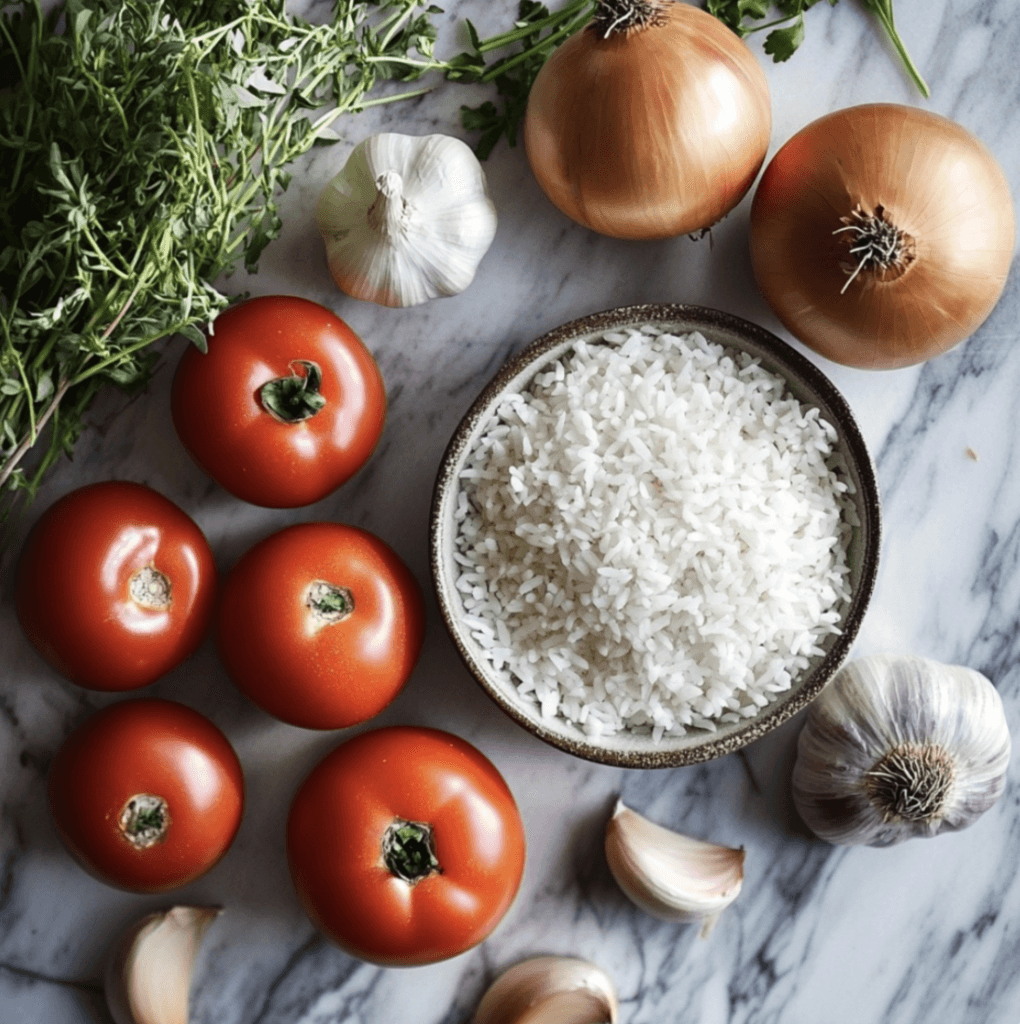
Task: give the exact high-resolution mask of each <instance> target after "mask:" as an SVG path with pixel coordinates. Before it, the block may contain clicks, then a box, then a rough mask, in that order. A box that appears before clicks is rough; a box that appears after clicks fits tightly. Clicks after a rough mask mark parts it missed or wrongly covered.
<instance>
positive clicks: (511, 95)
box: [446, 0, 597, 160]
mask: <svg viewBox="0 0 1020 1024" xmlns="http://www.w3.org/2000/svg"><path fill="white" fill-rule="evenodd" d="M596 6H597V4H596V0H569V2H568V3H567V5H566V6H565V7H563V8H562V9H561V10H559V11H557V12H556V13H555V14H550V13H549V10H548V8H546V7H545V6H544V5H543V4H540V3H536V2H535V0H521V2H520V6H519V8H518V17H517V21H516V22H515V23H514V27H513V29H511V30H510V31H509V32H504V33H503V34H502V35H498V36H492V37H491V38H489V39H486V40H484V41H483V40H481V39H479V37H478V33H477V31H476V30H475V27H474V25H472V24H471V22H470V21H469V22H467V29H468V34H469V36H470V38H471V50H470V51H467V52H465V53H461V54H458V56H456V57H454V58H453V60H451V61H450V62H449V63H450V68H449V70H448V71H447V72H446V77H447V78H448V79H450V80H451V81H455V82H494V83H495V85H496V92H497V93H498V95H499V97H500V99H501V100H502V108H501V109H500V108H497V106H496V104H495V103H493V102H491V101H487V102H485V103H483V104H481V106H478V107H466V106H465V107H461V108H460V110H461V123H462V124H463V126H464V127H465V128H467V129H468V130H469V131H479V132H481V133H482V136H481V138H480V139H479V140H478V143H477V144H476V146H475V153H476V154H477V156H478V158H479V160H485V159H486V158H487V157H488V156H489V154H490V153H491V152H492V150H493V148H494V147H495V145H496V143H498V142H499V140H500V139H501V138H503V137H504V136H505V137H506V140H507V143H508V144H509V145H510V146H516V145H517V132H518V129H519V126H520V124H521V121H522V120H523V119H524V111H525V108H526V107H527V105H528V93H529V92H531V86H532V84H533V83H534V81H535V79H536V78H537V77H538V73H539V71H541V70H542V65H543V64H545V62H546V60H547V59H548V57H549V55H550V54H551V53H552V52H553V50H555V49H556V47H557V46H559V45H560V43H562V42H563V41H564V40H565V39H567V37H568V36H571V35H573V34H574V33H575V32H576V31H577V30H578V29H580V28H582V27H583V26H584V25H586V24H587V23H588V22H589V21H590V20H591V17H592V14H593V13H594V11H595V7H596ZM518 43H520V44H521V46H520V49H519V50H516V51H514V52H511V53H509V54H507V55H506V56H504V57H501V58H500V59H499V60H497V61H494V62H493V63H492V64H488V65H487V64H486V63H485V58H486V54H489V53H492V52H493V51H494V50H505V49H508V48H509V47H512V46H515V45H516V44H518Z"/></svg>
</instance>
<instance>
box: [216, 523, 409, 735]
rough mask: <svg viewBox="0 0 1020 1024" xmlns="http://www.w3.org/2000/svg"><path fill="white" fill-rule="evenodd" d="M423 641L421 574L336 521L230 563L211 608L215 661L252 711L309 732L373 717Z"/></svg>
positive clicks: (293, 529)
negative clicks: (214, 611) (216, 649)
mask: <svg viewBox="0 0 1020 1024" xmlns="http://www.w3.org/2000/svg"><path fill="white" fill-rule="evenodd" d="M424 636H425V603H424V600H423V598H422V594H421V589H420V588H419V586H418V581H417V580H416V579H415V578H414V576H412V575H411V572H410V570H409V569H408V568H407V566H405V565H404V563H403V562H402V561H401V560H400V558H399V557H398V556H397V555H396V554H395V553H394V552H393V551H392V550H391V549H390V548H389V547H387V545H386V544H384V543H383V542H382V541H381V540H380V539H379V538H378V537H375V536H373V535H372V534H371V533H368V532H366V531H365V530H359V529H358V528H357V527H355V526H344V525H342V524H341V523H303V524H300V525H297V526H289V527H287V528H286V529H284V530H280V531H279V532H278V533H274V534H273V535H272V536H270V537H267V538H266V539H265V540H263V541H261V542H260V543H259V544H256V545H255V547H253V548H252V549H251V550H250V551H248V553H247V554H245V555H244V556H243V557H242V558H241V560H240V561H239V562H238V563H237V565H235V566H234V568H233V569H232V570H231V572H230V574H229V575H228V576H227V579H226V581H225V583H224V586H223V591H222V598H221V600H220V606H219V611H218V613H217V640H218V643H219V649H220V656H221V657H222V659H223V664H224V665H225V666H226V669H227V672H228V673H229V674H230V677H231V678H232V679H233V680H234V682H235V683H236V684H237V687H238V689H239V690H241V692H242V693H244V694H245V695H246V696H248V697H249V698H250V699H251V700H253V701H254V702H255V703H256V704H258V705H259V707H261V708H263V709H264V710H265V711H268V712H269V714H271V715H275V716H276V717H277V718H279V719H282V720H283V721H284V722H290V723H291V725H300V726H304V728H306V729H342V728H344V727H345V726H348V725H354V724H355V723H357V722H364V721H366V720H367V719H369V718H372V717H373V716H374V715H377V714H379V712H380V711H382V709H383V708H385V707H386V705H387V704H389V703H390V701H392V700H393V698H394V697H396V695H397V694H398V693H399V692H400V690H401V688H402V687H403V685H404V683H406V682H407V679H408V677H409V676H410V674H411V670H412V669H413V668H414V664H415V662H416V661H417V660H418V655H419V653H420V652H421V646H422V641H423V640H424Z"/></svg>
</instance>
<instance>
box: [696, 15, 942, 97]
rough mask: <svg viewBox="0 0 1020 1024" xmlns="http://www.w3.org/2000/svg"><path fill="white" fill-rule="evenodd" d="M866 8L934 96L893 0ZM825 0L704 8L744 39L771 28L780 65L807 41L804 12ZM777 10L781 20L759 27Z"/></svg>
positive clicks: (770, 48)
mask: <svg viewBox="0 0 1020 1024" xmlns="http://www.w3.org/2000/svg"><path fill="white" fill-rule="evenodd" d="M838 2H839V0H828V3H829V6H830V7H835V6H836V4H837V3H838ZM862 2H863V4H864V7H865V8H866V9H867V10H869V11H871V13H872V14H874V15H875V16H876V17H877V18H878V20H879V23H880V24H881V25H882V27H883V28H884V29H885V31H886V34H887V35H888V36H889V39H890V41H891V42H892V44H893V46H894V47H895V48H896V52H897V53H898V54H899V56H900V59H901V60H902V61H903V65H904V67H905V68H906V69H907V72H908V74H909V75H910V77H911V78H912V79H913V81H914V84H915V85H916V86H917V88H918V89H920V91H921V93H922V95H924V96H930V95H931V90H930V89H929V88H928V83H927V82H926V81H925V80H924V78H923V76H922V75H921V72H920V71H918V69H917V66H916V65H915V64H914V62H913V60H911V58H910V54H909V53H907V48H906V46H904V44H903V40H902V39H900V36H899V33H898V32H897V31H896V23H895V19H894V18H893V0H862ZM817 3H821V0H704V2H703V7H704V9H705V10H706V11H707V12H708V13H709V14H711V15H714V16H715V17H716V18H718V19H719V20H720V21H722V22H723V23H724V24H726V25H728V26H729V27H730V28H731V29H733V31H734V32H736V33H737V35H738V36H740V37H741V38H746V37H747V36H749V35H752V34H753V33H755V32H762V31H764V30H766V29H769V30H771V31H769V33H768V35H767V36H766V37H765V45H764V47H763V49H764V50H765V52H766V53H767V54H769V55H770V56H771V57H772V59H773V60H774V61H775V62H776V63H777V64H778V63H781V62H783V61H786V60H789V59H790V57H791V56H792V55H793V53H794V51H795V50H796V49H797V47H799V46H800V44H801V43H802V42H803V41H804V12H805V11H808V10H810V9H811V8H812V7H814V6H815V4H817ZM773 6H774V7H775V8H776V10H777V12H778V14H779V15H780V17H779V18H777V19H775V20H774V21H770V22H768V23H766V24H764V25H756V24H754V22H755V21H763V20H764V19H765V18H766V17H767V16H768V12H769V10H770V8H772V7H773Z"/></svg>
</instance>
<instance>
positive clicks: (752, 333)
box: [430, 305, 881, 768]
mask: <svg viewBox="0 0 1020 1024" xmlns="http://www.w3.org/2000/svg"><path fill="white" fill-rule="evenodd" d="M644 323H655V324H657V325H660V326H661V327H663V328H665V329H667V330H669V331H670V332H671V333H674V334H682V333H686V332H690V331H695V330H697V331H700V332H701V333H702V334H704V335H705V337H706V338H708V339H709V340H710V341H714V342H720V343H722V344H725V345H728V346H731V347H733V348H737V349H742V350H744V351H746V352H750V353H751V354H752V355H754V356H757V357H758V358H759V359H760V360H761V362H762V365H763V366H765V367H766V368H768V369H769V370H771V371H773V372H775V373H778V374H780V375H781V376H783V377H785V378H786V380H787V382H788V383H789V389H790V392H791V393H792V394H793V395H794V396H795V397H796V398H797V399H798V400H800V401H801V402H804V403H806V404H808V405H817V406H818V407H819V408H820V410H821V412H822V415H823V416H824V417H825V419H827V420H828V421H829V422H830V423H831V424H832V425H833V426H835V427H836V430H837V432H838V434H839V448H840V450H841V452H842V453H843V456H844V458H845V460H846V465H847V467H848V469H849V475H850V478H851V480H852V481H853V484H854V488H855V493H854V495H853V502H854V504H855V506H856V512H857V519H858V524H857V525H856V526H855V527H854V531H853V540H852V542H851V546H850V552H849V562H850V574H851V593H852V597H851V600H850V604H849V607H848V608H846V609H845V614H844V617H843V620H842V622H841V623H840V628H841V630H842V632H841V633H840V634H838V635H831V636H829V637H827V638H826V640H825V641H824V643H823V645H822V646H823V647H824V648H825V651H826V653H825V655H824V657H821V656H820V657H818V658H816V659H814V661H813V662H812V666H811V668H810V669H809V670H808V671H806V672H805V673H804V674H803V675H802V676H801V677H800V678H799V679H798V680H797V681H796V682H795V683H794V685H793V686H792V687H791V689H789V690H788V691H787V692H786V693H783V694H780V695H779V696H778V698H777V699H776V700H775V701H774V702H773V703H771V704H769V705H768V706H767V707H765V708H762V710H761V711H760V712H759V713H758V714H757V715H756V716H755V717H753V718H750V719H746V720H744V721H742V722H739V723H733V724H723V725H720V726H719V728H718V729H717V730H716V731H714V732H708V731H704V730H689V731H688V732H687V734H686V735H684V736H680V737H669V736H666V737H663V738H662V739H661V740H659V741H658V742H654V741H653V740H652V738H651V736H641V735H637V734H633V733H630V732H626V731H624V732H621V733H618V734H617V735H615V736H610V737H603V738H600V739H592V738H590V737H588V736H586V735H585V734H584V733H583V732H582V731H581V730H580V729H579V728H577V727H576V726H574V725H572V724H571V723H569V722H567V721H565V720H563V719H561V718H558V717H557V718H543V717H542V715H541V713H540V711H539V709H538V707H537V705H536V704H534V703H533V702H532V701H531V700H529V699H528V698H527V697H522V696H521V695H520V694H518V692H517V689H516V687H515V686H514V684H513V682H512V681H511V679H510V677H509V673H508V672H506V671H502V672H501V671H497V670H496V669H494V668H493V667H492V666H491V665H490V664H489V662H488V661H487V660H486V659H485V656H484V654H483V653H482V650H481V648H480V647H479V646H478V644H477V643H476V642H475V641H474V640H473V639H472V637H471V634H470V631H469V630H468V628H467V627H466V626H465V625H464V624H463V622H462V615H463V612H462V609H461V604H460V598H459V595H458V593H457V590H456V587H455V581H456V578H457V566H456V563H455V562H454V559H453V550H454V540H455V525H454V517H453V511H454V508H455V505H456V497H457V492H458V477H459V474H460V471H461V469H462V468H463V466H464V463H465V461H466V460H467V456H468V453H469V452H470V451H471V449H472V447H473V445H474V444H475V441H476V439H477V438H478V436H479V435H480V434H481V433H483V432H484V430H485V428H486V425H487V423H488V421H489V419H490V417H491V415H492V411H493V409H494V407H495V406H496V405H497V403H498V402H499V400H500V399H501V398H502V396H503V395H504V394H506V393H508V392H515V391H522V390H524V389H525V388H527V386H528V385H529V383H530V382H531V380H532V378H533V377H534V376H535V374H536V373H538V372H539V371H540V370H542V369H543V368H544V367H545V365H546V364H547V363H549V362H551V361H553V360H555V359H557V358H559V357H560V356H561V355H563V354H564V353H565V352H567V351H568V350H569V349H570V348H571V346H572V345H574V344H575V342H577V341H579V340H582V339H584V340H589V339H593V338H596V337H598V336H599V335H601V334H602V333H604V332H605V331H609V330H620V329H623V328H626V327H632V326H638V325H640V324H644ZM880 534H881V511H880V502H879V495H878V486H877V484H876V482H875V469H874V465H873V464H872V461H871V456H870V455H869V453H868V449H867V447H866V446H865V443H864V439H863V437H862V436H861V432H860V430H859V428H858V426H857V423H856V422H855V420H854V417H853V413H852V412H851V411H850V407H849V406H848V405H847V403H846V400H845V399H844V398H843V396H842V395H841V394H840V393H839V391H837V390H836V388H835V386H834V385H833V384H832V382H831V381H830V380H829V379H828V378H827V377H826V376H825V375H824V374H823V373H822V372H821V371H820V370H819V369H818V368H817V367H816V366H814V365H813V364H812V363H810V362H809V361H808V360H807V359H805V358H804V357H803V356H802V355H800V354H799V353H798V352H796V351H794V350H793V349H792V348H790V346H789V345H787V344H785V343H784V342H782V341H780V340H779V338H777V337H775V335H773V334H770V333H769V332H768V331H766V330H764V329H762V328H761V327H758V326H756V325H755V324H752V323H748V322H747V321H746V320H740V319H738V318H737V317H735V316H730V315H729V314H727V313H721V312H719V311H718V310H714V309H705V308H703V307H700V306H685V305H651V306H627V307H624V308H622V309H614V310H609V311H608V312H605V313H594V314H592V315H591V316H587V317H584V318H582V319H580V320H574V321H573V322H571V323H569V324H564V326H562V327H558V328H556V330H554V331H550V332H549V333H548V334H546V335H544V336H543V337H541V338H539V339H538V340H537V341H535V342H533V343H532V344H531V345H529V346H528V347H527V348H526V349H524V351H522V352H521V353H520V354H519V355H518V356H516V357H514V358H512V359H511V360H509V361H508V362H507V364H506V365H505V366H504V367H503V368H502V369H501V370H500V371H499V373H497V374H496V376H495V377H494V378H493V380H492V381H491V382H490V384H489V385H488V387H486V388H485V390H484V391H483V392H482V393H481V394H480V395H479V396H478V399H477V400H476V401H475V403H474V405H472V406H471V408H470V409H469V410H468V413H467V415H466V416H465V417H464V418H463V420H461V422H460V425H459V426H458V427H457V430H456V431H455V432H454V435H453V437H452V439H451V440H450V444H449V446H448V447H447V449H446V454H445V455H444V456H443V461H442V464H441V465H440V467H439V475H438V477H437V478H436V488H435V493H434V495H433V500H432V520H431V525H430V540H431V555H432V576H433V582H434V584H435V589H436V595H437V596H438V598H439V606H440V609H441V610H442V614H443V618H444V620H445V621H446V626H447V629H448V630H449V632H450V636H451V637H452V638H453V642H454V643H455V644H456V645H457V650H458V651H459V652H460V655H461V657H462V658H463V660H464V663H465V664H466V665H467V667H468V669H469V670H470V671H471V673H472V675H473V676H474V677H475V678H476V679H477V680H478V682H479V684H480V685H481V686H482V688H483V689H484V690H485V691H486V693H488V694H489V696H490V697H491V698H492V699H493V700H494V701H495V702H496V703H497V704H498V705H499V706H500V707H501V708H502V709H503V710H504V711H505V712H506V713H507V714H508V715H509V716H510V717H511V718H512V719H514V721H516V722H518V723H519V724H520V725H523V726H524V728H526V729H528V730H529V731H530V732H532V733H534V734H535V735H536V736H538V737H539V738H540V739H542V740H545V741H546V742H547V743H551V744H552V745H553V746H556V747H560V748H561V749H563V750H566V751H567V752H568V753H571V754H574V755H576V756H578V757H583V758H587V759H588V760H590V761H599V762H602V763H604V764H613V765H622V766H624V767H628V768H666V767H672V766H675V765H681V764H694V763H696V762H698V761H707V760H710V759H711V758H714V757H721V756H722V755H723V754H729V753H731V752H732V751H734V750H738V749H739V748H740V747H743V746H745V745H746V744H748V743H751V742H753V741H754V740H756V739H758V738H759V737H761V736H764V735H765V734H766V733H767V732H769V731H771V730H772V729H775V728H776V726H778V725H780V724H781V723H782V722H785V721H786V720H787V719H788V718H790V717H791V716H792V715H794V714H795V713H796V712H798V711H800V710H801V708H803V707H805V706H806V705H807V704H808V703H809V702H810V701H811V700H812V699H813V698H814V697H816V696H817V695H818V693H819V692H821V689H822V687H823V686H824V685H825V684H826V682H828V680H829V679H830V678H831V676H832V675H833V673H835V672H836V670H837V669H838V668H839V666H840V665H841V664H842V663H843V662H844V660H845V659H846V658H847V656H848V654H849V653H850V648H851V646H852V644H853V642H854V639H855V637H856V636H857V631H858V630H859V628H860V625H861V621H862V620H863V618H864V613H865V611H866V610H867V607H868V602H869V600H870V599H871V594H872V591H873V590H874V586H875V576H876V574H877V572H878V555H879V542H880Z"/></svg>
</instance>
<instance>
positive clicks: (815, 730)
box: [793, 655, 1010, 846]
mask: <svg viewBox="0 0 1020 1024" xmlns="http://www.w3.org/2000/svg"><path fill="white" fill-rule="evenodd" d="M1009 754H1010V735H1009V727H1008V725H1007V723H1006V715H1005V712H1004V711H1003V707H1002V700H1001V699H1000V697H999V694H998V692H997V691H996V689H995V687H994V686H993V685H992V684H991V683H990V682H989V681H988V680H987V679H986V678H985V677H984V676H983V675H981V673H980V672H975V671H974V670H973V669H969V668H963V667H961V666H959V665H943V664H941V663H939V662H937V661H932V660H931V659H928V658H919V657H893V656H890V655H880V656H876V657H870V658H861V659H859V660H857V661H853V662H850V663H849V664H848V665H846V666H844V667H843V668H842V669H841V670H840V671H839V672H838V673H837V674H836V675H835V676H834V677H833V679H832V681H831V682H830V683H829V685H828V686H827V687H826V688H825V689H824V690H823V691H822V693H821V695H820V696H819V697H818V698H817V699H816V700H815V701H814V703H813V704H812V705H811V707H810V709H809V711H808V717H807V721H806V722H805V725H804V728H803V730H802V731H801V734H800V738H799V740H798V746H797V763H796V765H795V767H794V771H793V798H794V802H795V803H796V805H797V810H798V811H799V812H800V815H801V817H802V818H803V819H804V821H805V822H806V823H807V825H808V827H809V828H810V829H811V831H812V832H814V833H815V834H816V835H817V836H818V837H819V838H821V839H824V840H826V841H828V842H830V843H837V844H841V845H847V846H855V845H867V846H891V845H892V844H894V843H898V842H901V841H902V840H904V839H910V838H912V837H914V836H934V835H937V834H938V833H939V832H952V831H957V830H959V829H962V828H966V827H967V826H968V825H970V824H972V823H973V822H974V821H975V820H976V819H977V818H978V817H979V816H980V815H982V814H983V813H984V812H985V811H987V810H988V808H990V807H991V806H992V805H993V804H994V803H995V802H996V800H998V799H999V797H1000V796H1001V794H1002V790H1003V787H1004V786H1005V776H1006V767H1007V765H1008V764H1009Z"/></svg>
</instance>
